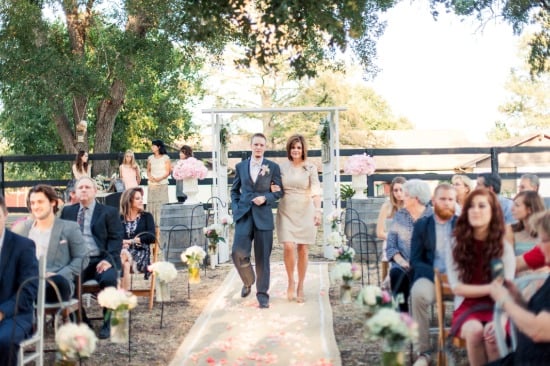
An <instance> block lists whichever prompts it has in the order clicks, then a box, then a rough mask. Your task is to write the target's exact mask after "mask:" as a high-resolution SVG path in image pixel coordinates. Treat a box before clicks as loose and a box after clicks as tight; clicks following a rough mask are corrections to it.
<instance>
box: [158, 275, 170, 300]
mask: <svg viewBox="0 0 550 366" xmlns="http://www.w3.org/2000/svg"><path fill="white" fill-rule="evenodd" d="M157 291H158V296H157V301H159V302H165V301H170V288H169V287H168V282H166V281H162V280H160V281H159V282H158V288H157Z"/></svg>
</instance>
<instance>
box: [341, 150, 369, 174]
mask: <svg viewBox="0 0 550 366" xmlns="http://www.w3.org/2000/svg"><path fill="white" fill-rule="evenodd" d="M375 170H376V164H375V163H374V158H373V157H372V156H369V155H367V154H357V155H352V156H350V157H349V159H348V160H346V164H345V165H344V173H346V174H351V175H365V174H366V175H371V174H372V173H374V171H375Z"/></svg>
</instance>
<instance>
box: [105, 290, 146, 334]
mask: <svg viewBox="0 0 550 366" xmlns="http://www.w3.org/2000/svg"><path fill="white" fill-rule="evenodd" d="M97 302H98V303H99V305H101V306H102V307H104V308H107V312H106V314H105V316H106V317H109V318H110V320H111V342H113V343H127V342H128V330H129V329H128V326H129V322H128V317H129V314H128V312H129V311H130V310H132V309H133V308H135V307H136V306H137V297H136V296H135V295H133V294H132V293H131V292H128V291H126V290H124V289H117V288H115V287H112V286H110V287H106V288H104V289H103V290H102V291H101V292H100V293H99V294H98V295H97Z"/></svg>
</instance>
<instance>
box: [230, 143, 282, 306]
mask: <svg viewBox="0 0 550 366" xmlns="http://www.w3.org/2000/svg"><path fill="white" fill-rule="evenodd" d="M266 143H267V139H266V137H265V136H264V135H263V134H261V133H256V134H254V135H253V136H252V139H251V148H252V157H251V158H250V159H248V160H245V161H242V162H240V163H238V164H237V166H236V167H235V170H236V172H235V180H234V181H233V186H232V187H231V209H232V210H233V219H234V221H235V237H234V240H233V249H232V253H231V256H232V258H233V263H234V264H235V267H236V268H237V271H238V273H239V276H240V277H241V279H242V281H243V288H242V291H241V296H242V297H246V296H248V295H249V294H250V291H251V287H252V285H253V284H254V280H255V277H256V298H257V299H258V303H259V304H260V308H268V307H269V294H268V290H269V276H270V264H269V259H270V256H271V249H272V247H273V228H274V224H273V211H272V209H273V204H274V203H275V201H277V200H278V199H279V198H281V197H282V196H283V191H282V189H281V190H279V191H278V192H271V191H270V187H271V184H276V185H278V186H279V187H281V188H282V187H283V185H282V181H281V171H280V169H279V166H278V165H277V164H276V163H274V162H272V161H270V160H267V159H264V152H265V148H266ZM252 240H254V258H255V261H256V276H254V271H253V270H252V265H251V263H250V253H251V250H252Z"/></svg>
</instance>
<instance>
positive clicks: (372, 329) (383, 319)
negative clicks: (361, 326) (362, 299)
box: [366, 308, 418, 351]
mask: <svg viewBox="0 0 550 366" xmlns="http://www.w3.org/2000/svg"><path fill="white" fill-rule="evenodd" d="M366 326H367V338H368V339H370V340H376V339H383V340H384V341H385V343H386V344H385V348H386V349H385V351H401V350H402V349H403V347H404V344H405V342H407V341H415V340H416V339H417V338H418V325H417V324H416V322H415V321H414V320H413V319H412V318H411V317H410V316H409V315H408V314H406V313H400V312H397V311H395V310H394V309H392V308H381V309H380V310H378V311H377V312H376V314H375V315H374V316H373V317H372V318H370V319H369V320H367V323H366Z"/></svg>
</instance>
